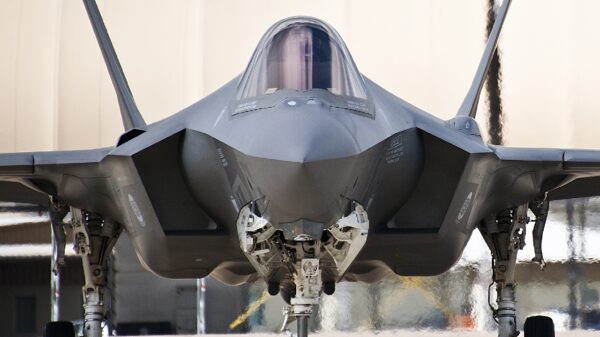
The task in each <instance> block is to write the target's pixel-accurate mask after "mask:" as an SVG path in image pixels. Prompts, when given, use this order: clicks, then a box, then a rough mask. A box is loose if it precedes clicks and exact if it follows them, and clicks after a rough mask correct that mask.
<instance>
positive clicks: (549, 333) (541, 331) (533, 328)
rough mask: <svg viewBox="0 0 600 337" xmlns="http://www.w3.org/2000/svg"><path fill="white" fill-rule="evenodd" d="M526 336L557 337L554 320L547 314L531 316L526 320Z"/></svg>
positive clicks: (524, 328)
mask: <svg viewBox="0 0 600 337" xmlns="http://www.w3.org/2000/svg"><path fill="white" fill-rule="evenodd" d="M523 330H525V337H555V336H554V322H553V321H552V318H550V317H547V316H530V317H528V318H527V320H525V326H524V327H523Z"/></svg>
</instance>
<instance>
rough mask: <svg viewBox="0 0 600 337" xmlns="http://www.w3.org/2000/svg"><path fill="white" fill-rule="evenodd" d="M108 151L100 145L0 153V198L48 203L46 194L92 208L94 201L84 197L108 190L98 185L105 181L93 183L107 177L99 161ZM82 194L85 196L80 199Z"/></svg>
mask: <svg viewBox="0 0 600 337" xmlns="http://www.w3.org/2000/svg"><path fill="white" fill-rule="evenodd" d="M109 151H110V149H109V148H102V149H94V150H82V151H50V152H22V153H4V154H0V201H9V202H21V203H31V204H38V205H48V197H49V196H54V197H58V198H61V199H69V200H73V201H75V203H73V205H77V204H83V205H82V206H88V208H89V206H91V207H92V208H94V205H98V202H94V201H92V200H88V199H89V198H90V197H97V196H99V195H100V196H102V195H108V194H109V193H110V192H109V191H106V190H105V189H106V188H105V187H102V186H105V185H106V184H104V183H100V184H99V183H97V182H100V181H103V180H105V179H106V178H107V177H106V175H105V174H104V173H103V172H102V169H101V162H102V160H103V159H104V157H105V156H106V155H107V154H108V152H109ZM84 194H87V195H88V197H86V198H83V199H82V198H81V196H82V195H84ZM100 199H102V198H100ZM101 202H102V201H101ZM104 202H105V201H104ZM101 208H106V207H101Z"/></svg>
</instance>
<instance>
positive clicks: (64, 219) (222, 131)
mask: <svg viewBox="0 0 600 337" xmlns="http://www.w3.org/2000/svg"><path fill="white" fill-rule="evenodd" d="M83 2H84V4H85V8H86V10H87V12H88V15H89V18H90V21H91V24H92V26H93V28H94V32H95V34H96V37H97V40H98V44H99V46H100V49H101V52H102V55H103V57H104V60H105V62H106V65H107V68H108V71H109V73H110V76H111V79H112V82H113V84H114V87H115V91H116V95H117V98H118V102H119V107H120V112H121V116H122V120H123V126H124V129H125V132H124V133H123V134H122V135H121V136H120V137H119V139H117V140H115V145H114V146H112V147H108V148H100V149H93V150H84V151H52V152H32V153H7V154H2V155H0V199H1V200H5V201H13V202H23V203H30V204H39V205H47V206H48V207H49V212H50V215H51V220H52V221H51V222H52V227H53V231H54V234H55V237H56V238H57V240H56V242H57V244H56V245H57V251H58V252H59V253H58V254H59V255H58V257H57V261H58V262H59V263H58V264H57V266H56V267H59V265H60V261H61V258H62V252H64V246H65V240H64V236H65V234H64V233H65V226H71V227H72V228H73V233H74V246H75V250H76V252H77V253H78V254H79V255H80V256H81V258H82V263H83V267H84V268H83V270H84V274H85V275H84V276H85V285H84V288H83V289H84V312H85V317H84V319H85V328H84V333H85V336H86V337H97V336H100V334H101V330H100V324H101V322H102V320H103V318H104V307H103V304H104V298H103V295H104V287H105V283H106V268H107V261H106V258H107V256H108V255H109V253H110V249H111V247H112V246H113V245H114V243H115V241H116V239H117V238H118V237H119V235H120V234H121V233H126V234H127V235H128V236H129V237H130V238H131V240H132V242H133V245H134V246H135V250H136V252H137V254H138V256H139V259H140V261H141V262H142V264H143V265H144V266H145V267H146V268H147V269H148V270H150V271H152V272H153V273H155V274H157V275H160V276H163V277H167V278H201V277H205V276H208V275H211V276H212V277H214V278H216V279H218V280H220V281H222V282H224V283H226V284H230V285H238V284H243V283H246V282H254V281H256V280H259V279H262V280H264V282H266V283H267V284H268V290H269V292H270V293H271V294H272V295H275V294H277V293H280V294H281V296H282V297H283V299H284V300H285V302H286V303H287V305H288V308H287V309H288V314H289V316H290V317H294V318H296V319H297V327H298V335H299V336H307V334H308V325H307V322H308V317H309V316H310V315H311V312H312V310H313V307H314V306H315V305H316V304H318V302H319V298H320V296H321V295H322V294H323V293H325V294H333V293H334V291H335V285H336V283H337V282H339V281H342V280H352V281H362V282H368V283H371V282H376V281H377V280H379V279H381V278H382V277H384V276H385V275H388V274H390V273H395V274H398V275H436V274H440V273H443V272H445V271H447V270H448V269H450V268H451V267H452V266H453V264H455V263H456V261H457V260H458V259H459V258H460V256H461V254H462V251H463V249H464V248H465V245H466V244H467V241H468V240H469V238H470V237H471V235H472V233H473V232H474V231H475V229H478V230H479V231H480V232H481V234H482V235H483V237H484V239H485V241H486V242H487V244H488V246H489V248H490V252H491V254H492V256H493V271H494V273H493V274H494V275H493V278H494V281H495V283H496V292H497V304H496V306H495V307H494V309H493V312H494V317H495V318H496V320H497V322H498V335H499V336H501V337H513V336H516V335H517V333H518V331H517V325H516V319H515V288H516V282H515V264H516V257H517V253H518V251H519V250H520V249H521V248H522V247H523V245H524V237H525V229H526V227H527V226H530V224H529V223H530V222H534V223H535V225H534V226H535V227H534V230H533V236H534V245H535V251H536V258H535V261H537V262H539V263H540V264H541V265H542V266H543V265H544V260H543V255H542V251H541V241H542V234H543V230H544V224H545V220H546V217H547V214H548V207H549V203H550V202H551V201H554V200H560V199H566V198H576V197H587V196H593V195H600V152H599V151H587V150H585V151H584V150H564V149H529V148H509V147H503V146H493V145H488V144H486V143H485V142H484V141H483V139H482V136H481V133H480V130H479V127H478V125H477V123H476V121H475V119H474V118H475V115H476V112H477V103H478V101H479V97H480V93H481V90H482V86H483V83H484V81H485V78H486V73H487V71H488V68H489V64H490V60H491V58H492V55H493V53H494V51H495V48H496V45H497V42H498V37H499V34H500V30H501V27H502V25H503V22H504V20H505V17H506V15H507V11H508V8H509V5H510V0H505V1H504V2H503V4H502V5H501V6H500V7H499V9H498V14H497V18H496V21H495V23H494V26H493V29H492V31H491V33H490V37H489V39H488V42H487V45H486V47H485V50H484V52H483V56H482V58H481V62H480V64H479V66H478V68H477V70H476V72H475V76H474V79H473V82H472V85H471V87H470V88H468V91H467V93H466V96H465V99H464V101H463V103H462V105H461V106H460V107H458V109H457V113H456V117H455V118H453V119H451V120H441V119H439V118H436V117H435V116H432V115H431V114H428V113H427V112H425V111H423V110H421V109H419V108H417V107H415V106H413V105H411V104H409V103H407V102H406V101H404V100H402V99H401V98H398V97H396V96H394V95H393V94H391V93H389V92H388V91H386V90H385V89H383V88H382V87H380V86H378V85H377V84H376V83H374V82H373V81H371V80H369V79H368V78H367V77H366V76H364V75H363V74H362V73H360V72H359V70H358V68H357V66H356V65H355V63H354V62H353V60H352V57H351V54H350V52H349V51H348V49H347V47H346V45H345V44H344V42H343V40H342V38H341V37H340V35H339V34H338V33H337V32H336V31H335V29H333V28H332V27H331V26H330V25H328V24H327V23H325V22H323V21H321V20H319V19H316V18H312V17H291V18H287V19H284V20H281V21H279V22H277V23H275V24H274V25H273V26H272V27H271V28H270V29H269V30H268V31H267V32H266V33H265V35H264V36H263V38H262V39H261V41H260V43H259V44H258V46H257V48H256V51H255V52H254V54H253V55H252V58H251V60H250V62H249V64H248V66H247V68H246V70H245V71H243V73H242V74H241V75H240V76H238V77H236V78H234V79H232V80H231V81H230V82H229V83H227V84H225V85H224V86H223V87H222V88H220V89H218V90H217V91H215V92H214V93H213V94H211V95H209V96H207V97H205V98H204V99H202V100H200V101H198V102H197V103H194V104H193V105H191V106H189V107H188V108H186V109H184V110H182V111H180V112H177V113H175V114H174V115H172V116H170V117H168V118H165V119H164V120H161V121H159V122H156V123H153V124H149V125H147V124H146V123H145V122H144V119H143V118H142V115H141V114H140V112H139V111H138V108H137V106H136V104H135V102H134V99H133V95H132V93H131V90H130V89H129V86H128V84H127V80H126V78H125V75H124V73H123V70H122V68H121V66H120V64H119V61H118V58H117V55H116V53H115V50H114V48H113V46H112V44H111V41H110V38H109V35H108V33H107V30H106V27H105V26H104V23H103V21H102V18H101V16H100V12H99V10H98V8H97V5H96V3H95V1H94V0H83ZM528 209H529V210H531V211H532V212H533V214H535V217H536V219H535V221H533V220H531V219H529V218H528V216H527V211H528ZM69 214H70V216H69ZM525 330H526V331H525V335H526V336H534V335H535V336H553V333H554V332H553V327H552V321H551V320H550V319H548V318H544V317H539V316H538V317H533V318H530V319H529V320H528V321H527V323H526V329H525ZM540 331H541V332H540ZM70 333H72V327H69V326H68V324H64V323H56V322H54V323H49V325H48V326H47V329H46V335H47V336H57V335H61V336H64V335H68V334H70Z"/></svg>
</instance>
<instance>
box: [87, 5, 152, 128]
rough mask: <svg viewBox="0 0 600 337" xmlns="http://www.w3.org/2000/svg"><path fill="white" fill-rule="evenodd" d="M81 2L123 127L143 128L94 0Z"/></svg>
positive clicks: (142, 120) (138, 112)
mask: <svg viewBox="0 0 600 337" xmlns="http://www.w3.org/2000/svg"><path fill="white" fill-rule="evenodd" d="M83 4H84V5H85V9H86V11H87V13H88V16H89V18H90V22H91V24H92V27H93V28H94V33H95V34H96V39H97V40H98V45H99V46H100V50H102V56H103V57H104V62H105V63H106V67H107V68H108V72H109V73H110V78H111V80H112V82H113V86H114V87H115V91H116V93H117V99H118V101H119V108H120V109H121V118H122V120H123V127H125V131H129V130H131V129H143V128H144V127H145V126H146V122H144V118H142V115H141V114H140V111H139V110H138V108H137V106H136V105H135V101H134V100H133V95H132V94H131V89H129V84H128V83H127V79H126V78H125V74H124V73H123V69H122V68H121V64H120V63H119V59H118V58H117V54H116V53H115V49H114V47H113V45H112V42H111V41H110V37H109V36H108V31H107V30H106V26H104V21H102V16H101V15H100V11H99V10H98V6H97V5H96V0H83Z"/></svg>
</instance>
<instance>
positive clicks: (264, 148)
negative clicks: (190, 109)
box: [247, 100, 360, 163]
mask: <svg viewBox="0 0 600 337" xmlns="http://www.w3.org/2000/svg"><path fill="white" fill-rule="evenodd" d="M301 104H303V103H302V102H298V101H296V100H287V101H286V102H284V103H283V105H284V106H283V107H282V108H280V109H278V110H277V111H274V113H269V114H268V115H267V116H265V118H264V119H262V125H261V127H260V129H261V130H263V131H262V132H256V133H255V134H253V135H252V136H251V137H249V139H248V143H247V146H248V150H249V151H248V152H249V154H250V155H252V156H256V157H262V158H269V159H277V160H285V161H291V162H298V163H305V162H312V161H319V160H327V159H334V158H341V157H348V156H352V155H355V154H357V153H359V152H360V148H359V144H358V142H357V140H356V136H355V134H354V133H353V132H352V131H351V130H350V129H349V128H348V123H342V122H340V118H344V117H347V116H344V114H348V112H345V113H340V114H336V113H334V112H332V111H328V109H327V110H325V109H322V108H312V109H311V108H307V107H306V106H301ZM340 115H341V116H340Z"/></svg>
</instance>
